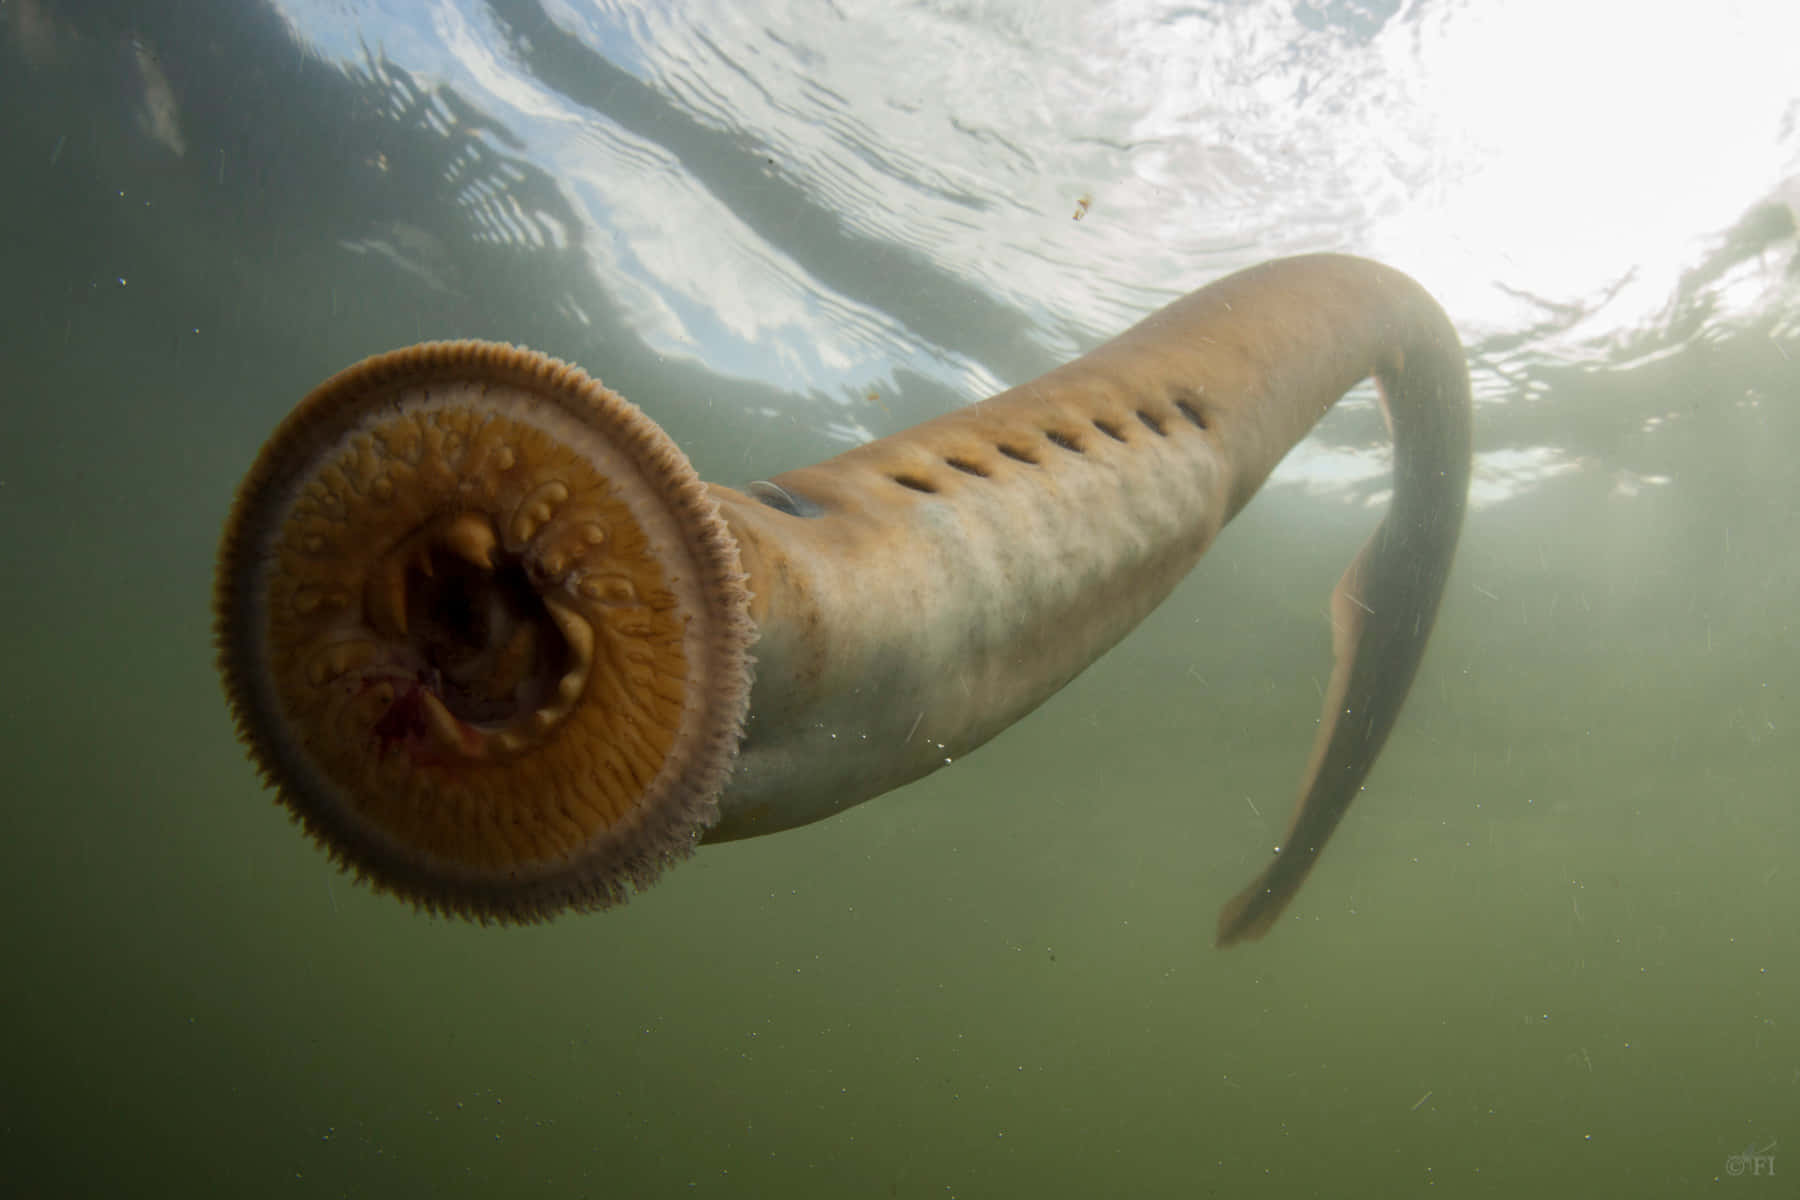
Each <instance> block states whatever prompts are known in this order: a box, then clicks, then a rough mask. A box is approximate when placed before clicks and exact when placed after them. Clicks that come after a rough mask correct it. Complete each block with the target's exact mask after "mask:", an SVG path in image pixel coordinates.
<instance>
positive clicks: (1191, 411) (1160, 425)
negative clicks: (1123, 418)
mask: <svg viewBox="0 0 1800 1200" xmlns="http://www.w3.org/2000/svg"><path fill="white" fill-rule="evenodd" d="M1174 404H1175V411H1176V412H1179V413H1180V414H1181V415H1182V416H1184V417H1186V418H1187V420H1188V423H1189V424H1191V425H1192V426H1194V428H1196V429H1201V430H1204V429H1206V428H1207V421H1206V416H1205V414H1203V413H1202V412H1201V411H1200V406H1199V404H1198V403H1196V402H1195V400H1194V398H1193V397H1191V396H1190V395H1188V394H1185V393H1184V394H1182V395H1178V396H1176V397H1175V399H1174ZM1137 419H1138V420H1139V421H1141V422H1143V425H1144V428H1145V429H1148V430H1149V431H1150V432H1151V433H1154V434H1155V435H1156V436H1157V437H1168V436H1169V422H1168V419H1167V418H1166V417H1165V416H1162V415H1160V414H1157V413H1153V412H1151V411H1150V410H1149V409H1145V408H1140V409H1138V410H1137ZM1093 426H1094V428H1095V429H1098V430H1099V431H1100V432H1101V433H1103V434H1105V435H1106V436H1107V437H1109V438H1111V439H1112V440H1113V441H1115V442H1125V441H1127V440H1128V439H1127V438H1126V436H1125V430H1124V428H1123V427H1121V426H1120V424H1119V422H1117V421H1113V420H1109V419H1108V418H1106V417H1095V418H1094V419H1093ZM1042 432H1043V435H1044V440H1045V441H1047V442H1049V443H1050V444H1051V445H1053V446H1056V447H1058V448H1060V449H1063V450H1067V451H1069V452H1070V453H1071V454H1085V453H1087V450H1086V448H1085V447H1084V446H1083V445H1082V443H1081V434H1080V433H1079V432H1074V431H1070V430H1068V429H1065V428H1045V429H1044V430H1043V431H1042ZM994 449H995V450H997V451H999V452H1000V453H1001V454H1002V455H1004V456H1005V457H1007V458H1010V459H1012V460H1013V461H1014V462H1022V463H1025V464H1026V465H1027V466H1033V467H1035V466H1037V465H1039V463H1041V462H1042V459H1040V458H1039V457H1038V450H1037V449H1036V448H1034V447H1033V446H1030V445H1027V444H1021V443H1019V442H1017V441H1004V442H995V443H994ZM944 465H945V466H947V467H951V468H953V469H955V470H958V471H961V472H962V473H963V474H965V475H973V476H975V477H976V478H978V479H986V478H987V477H988V475H989V474H990V472H989V470H988V468H987V467H986V466H984V465H982V464H981V463H979V462H977V461H975V459H973V458H970V457H968V456H966V455H961V454H950V455H946V456H945V457H944ZM889 478H890V479H892V480H893V481H894V482H895V483H897V484H899V485H900V486H901V487H904V488H911V489H912V490H913V491H915V492H925V493H928V494H932V493H935V492H936V491H937V490H938V488H937V484H935V483H933V482H932V481H931V480H929V479H927V478H925V477H924V476H923V475H920V474H918V473H916V472H913V471H897V472H895V473H894V474H893V475H891V476H889Z"/></svg>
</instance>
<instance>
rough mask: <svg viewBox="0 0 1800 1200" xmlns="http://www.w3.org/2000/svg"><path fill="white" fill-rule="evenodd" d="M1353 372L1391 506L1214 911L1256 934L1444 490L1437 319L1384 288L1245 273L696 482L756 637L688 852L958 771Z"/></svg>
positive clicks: (1421, 617) (1360, 701)
mask: <svg viewBox="0 0 1800 1200" xmlns="http://www.w3.org/2000/svg"><path fill="white" fill-rule="evenodd" d="M1371 376H1373V377H1374V378H1375V379H1376V380H1377V382H1378V383H1379V385H1380V387H1381V391H1382V396H1383V399H1384V401H1385V404H1386V408H1387V412H1388V417H1389V422H1390V425H1391V427H1392V430H1393V434H1394V441H1395V454H1394V464H1395V466H1394V472H1395V475H1394V493H1393V502H1392V505H1391V507H1390V509H1389V512H1388V514H1387V516H1386V518H1385V519H1384V520H1383V522H1382V524H1381V526H1380V527H1379V528H1378V529H1377V531H1376V532H1375V534H1374V536H1373V537H1372V538H1371V539H1370V540H1369V542H1368V544H1367V545H1365V546H1364V547H1363V549H1362V552H1361V553H1360V554H1359V555H1358V556H1357V558H1356V559H1355V561H1354V562H1353V563H1352V564H1351V566H1350V568H1349V570H1348V571H1346V573H1345V575H1344V577H1343V579H1342V580H1341V581H1340V583H1339V585H1338V588H1337V591H1336V592H1335V593H1334V597H1333V603H1332V614H1333V615H1332V620H1333V626H1334V631H1335V638H1334V644H1335V656H1336V664H1335V668H1334V671H1333V674H1332V678H1331V683H1330V686H1329V688H1328V689H1327V697H1326V705H1325V711H1324V714H1323V717H1322V720H1321V725H1320V730H1319V734H1318V739H1317V743H1316V745H1315V749H1314V752H1313V758H1312V762H1311V764H1310V766H1309V768H1308V770H1307V774H1306V776H1305V779H1304V781H1303V783H1302V786H1301V797H1300V802H1299V807H1298V810H1297V812H1296V814H1295V817H1294V822H1293V826H1292V828H1291V829H1290V830H1289V832H1288V835H1287V837H1286V838H1285V839H1284V840H1283V843H1282V848H1281V851H1280V852H1279V853H1278V854H1277V856H1276V857H1275V859H1274V860H1273V861H1272V862H1271V864H1270V865H1269V867H1268V868H1267V869H1266V870H1265V871H1264V872H1263V873H1262V874H1261V875H1260V876H1259V877H1258V878H1257V880H1255V881H1254V882H1253V883H1252V884H1251V885H1250V886H1249V887H1248V888H1246V889H1245V890H1244V891H1243V892H1242V893H1240V894H1239V895H1238V896H1237V897H1236V898H1235V899H1234V900H1233V901H1232V902H1231V904H1230V905H1229V906H1228V907H1227V908H1226V910H1225V912H1224V914H1223V915H1222V917H1221V919H1220V923H1219V931H1218V936H1219V941H1220V943H1221V944H1230V943H1232V942H1235V941H1239V940H1242V939H1246V938H1254V937H1258V936H1260V935H1261V934H1263V933H1264V932H1266V931H1267V930H1268V928H1269V927H1270V926H1271V925H1272V923H1273V922H1274V920H1275V919H1276V918H1277V917H1278V916H1279V914H1280V912H1281V910H1282V909H1283V907H1284V906H1285V905H1286V904H1287V902H1288V901H1289V900H1290V899H1291V898H1292V896H1293V895H1294V893H1295V892H1296V891H1297V890H1298V888H1299V886H1300V884H1301V882H1302V881H1303V879H1304V878H1305V876H1306V873H1307V871H1308V870H1310V868H1311V866H1312V864H1313V862H1314V861H1315V860H1316V858H1317V855H1318V852H1319V851H1320V849H1322V848H1323V846H1324V844H1325V841H1326V839H1327V838H1328V837H1329V836H1330V834H1331V831H1332V830H1333V829H1334V828H1335V827H1336V825H1337V823H1338V821H1339V820H1340V819H1341V818H1342V816H1343V814H1344V812H1345V810H1346V809H1347V807H1348V806H1349V804H1350V801H1351V800H1352V799H1353V798H1354V796H1355V795H1356V793H1357V791H1358V790H1359V789H1360V787H1361V786H1362V783H1363V780H1364V778H1365V777H1366V776H1367V774H1368V772H1369V769H1370V767H1371V766H1372V765H1373V763H1374V760H1375V757H1376V755H1377V754H1378V753H1379V751H1380V750H1381V747H1382V744H1383V742H1384V741H1385V740H1386V738H1387V735H1388V733H1389V731H1390V730H1391V729H1392V728H1393V724H1394V720H1395V718H1396V717H1397V716H1398V714H1399V711H1400V708H1401V705H1402V703H1403V702H1404V700H1405V698H1406V694H1407V690H1408V688H1409V687H1410V686H1411V683H1412V679H1413V675H1414V672H1415V671H1416V669H1417V667H1418V664H1419V661H1420V658H1421V657H1422V655H1423V653H1424V649H1425V643H1426V639H1427V638H1428V636H1429V634H1430V631H1431V627H1432V623H1433V620H1434V618H1435V616H1436V612H1437V606H1438V601H1439V598H1440V596H1441V595H1442V591H1443V586H1444V581H1445V577H1446V575H1447V573H1448V571H1449V568H1450V562H1451V558H1452V556H1453V554H1454V551H1455V546H1456V539H1457V533H1458V530H1459V528H1460V525H1461V520H1462V512H1463V505H1464V499H1465V495H1466V493H1467V490H1468V477H1469V461H1470V448H1469V391H1468V376H1467V370H1466V367H1465V365H1464V361H1463V353H1462V348H1461V345H1460V344H1459V342H1458V340H1457V337H1456V334H1455V331H1454V330H1453V329H1452V328H1451V326H1450V323H1449V321H1448V320H1447V319H1446V318H1445V316H1444V314H1443V312H1442V310H1441V309H1439V307H1438V306H1437V305H1436V303H1434V302H1433V301H1432V299H1431V298H1430V297H1429V296H1428V295H1427V294H1426V293H1425V292H1424V291H1423V290H1422V289H1420V288H1419V286H1418V285H1417V284H1415V283H1414V282H1412V281H1411V280H1410V279H1408V278H1407V277H1406V276H1404V275H1402V274H1400V273H1398V272H1396V271H1393V270H1391V269H1389V268H1386V267H1383V266H1380V265H1378V264H1375V263H1372V262H1367V261H1363V260H1359V259H1354V258H1348V257H1342V256H1335V255H1319V256H1310V257H1304V258H1293V259H1284V260H1280V261H1277V262H1271V263H1267V264H1264V265H1262V266H1259V267H1256V268H1253V269H1251V270H1248V271H1244V272H1241V273H1239V274H1236V275H1233V276H1230V277H1229V278H1226V279H1223V280H1221V281H1219V282H1218V283H1215V284H1213V285H1211V286H1210V287H1207V288H1204V289H1202V290H1200V291H1198V292H1195V293H1193V294H1192V295H1189V296H1187V297H1186V298H1184V299H1182V300H1179V301H1177V302H1175V303H1174V304H1171V305H1170V306H1168V307H1167V308H1165V309H1162V310H1161V311H1159V312H1157V313H1155V314H1154V315H1152V316H1150V317H1149V318H1147V319H1146V320H1144V321H1143V322H1141V323H1140V324H1138V325H1136V326H1134V327H1133V328H1132V329H1130V330H1128V331H1127V332H1125V333H1124V334H1121V335H1120V336H1119V337H1117V338H1115V339H1113V340H1112V341H1110V342H1107V343H1106V344H1105V345H1102V346H1100V347H1099V348H1097V349H1095V350H1094V351H1092V352H1091V353H1089V354H1087V355H1084V356H1083V357H1082V358H1080V359H1078V360H1076V361H1074V362H1072V363H1069V364H1067V365H1066V366H1063V367H1059V368H1057V369H1056V370H1054V371H1051V372H1050V373H1049V374H1047V375H1044V376H1043V377H1041V378H1039V379H1036V380H1033V381H1032V382H1030V383H1027V384H1024V385H1022V386H1020V387H1017V388H1013V389H1011V390H1010V391H1007V392H1004V393H1002V394H1000V395H998V396H995V397H993V398H992V399H989V400H986V401H983V402H981V403H979V404H975V405H972V406H971V407H969V408H966V409H962V410H959V411H956V412H952V413H949V414H946V415H945V416H942V417H939V418H937V419H935V420H932V421H928V422H926V423H924V424H922V425H919V426H916V427H915V428H912V429H909V430H906V431H903V432H901V433H897V434H894V435H891V436H889V437H885V438H882V439H880V440H878V441H875V442H872V443H869V444H868V445H865V446H860V447H858V448H856V449H854V450H851V451H848V452H847V453H844V454H841V455H838V456H837V457H836V458H833V459H830V460H828V461H826V462H823V463H820V464H818V465H817V466H813V467H806V468H803V469H800V470H797V471H790V472H788V473H787V474H784V475H780V476H777V477H776V478H775V479H774V480H773V481H772V482H773V483H774V484H775V485H776V486H777V489H778V491H777V490H775V489H764V490H762V492H761V494H762V495H764V496H775V497H777V498H778V499H779V498H780V497H781V496H783V495H785V497H786V499H785V501H781V503H783V504H784V505H785V507H786V508H788V509H792V510H794V511H783V508H782V507H776V506H773V505H771V504H770V503H768V502H766V501H765V500H759V499H753V498H752V497H751V496H749V495H746V494H745V493H743V492H739V491H734V490H732V489H730V488H725V487H719V486H716V485H715V486H713V487H712V492H713V495H714V496H715V497H716V498H717V500H718V502H719V505H720V509H721V512H722V514H723V516H724V517H725V520H726V522H727V524H728V525H729V527H730V529H731V531H732V532H733V534H734V535H735V536H736V538H737V541H738V547H739V552H740V554H741V556H742V560H743V565H744V568H745V570H746V571H747V573H748V575H749V579H750V588H751V592H752V595H753V601H752V616H753V618H754V620H755V622H756V625H757V627H758V630H759V638H758V641H757V643H756V647H755V653H756V656H757V660H758V665H757V668H756V676H755V682H754V684H753V686H752V690H751V701H750V716H749V721H748V725H747V731H746V735H745V738H744V741H743V744H742V747H741V749H740V752H739V756H738V760H737V763H736V766H735V768H734V770H733V772H732V775H731V777H730V780H729V782H728V784H727V785H726V788H725V791H724V794H723V795H722V796H721V797H720V800H719V807H720V817H719V821H718V823H717V824H716V825H715V826H713V828H712V829H711V830H710V831H709V833H708V834H707V835H706V840H708V841H721V840H729V839H733V838H742V837H749V836H753V835H757V834H762V833H769V832H774V831H776V830H780V829H786V828H790V827H792V826H795V825H802V824H805V823H807V822H810V821H816V820H819V819H821V818H823V817H826V816H829V815H831V814H833V813H836V812H839V811H841V810H843V809H845V808H848V807H849V806H851V805H853V804H857V803H860V802H862V801H863V800H866V799H869V798H870V797H873V796H876V795H879V794H881V793H882V792H885V791H888V790H890V789H892V788H895V787H898V786H900V785H902V784H904V783H907V782H908V781H910V780H913V779H917V778H919V777H920V776H922V775H925V774H928V773H929V772H931V771H933V770H935V769H937V768H938V767H940V766H942V765H943V764H944V763H945V762H946V760H948V759H953V758H956V757H960V756H961V755H963V754H965V753H967V752H968V751H970V750H972V749H974V748H975V747H976V746H979V745H981V744H982V743H983V742H985V741H987V740H988V739H989V738H991V737H993V736H994V735H995V734H996V733H998V732H1000V731H1001V730H1002V729H1004V728H1006V727H1007V726H1008V725H1010V724H1012V723H1013V722H1014V721H1016V720H1018V719H1019V718H1020V717H1022V716H1024V715H1025V714H1026V713H1028V712H1030V711H1031V710H1032V709H1033V708H1035V707H1037V706H1038V705H1039V704H1041V703H1043V701H1044V700H1045V699H1047V698H1048V697H1049V696H1051V695H1052V694H1053V693H1055V692H1056V690H1057V689H1059V688H1060V687H1062V686H1063V685H1064V684H1065V683H1067V682H1068V681H1069V680H1070V679H1072V678H1073V677H1074V676H1075V675H1076V674H1078V673H1079V672H1080V671H1081V670H1082V669H1083V668H1084V667H1086V666H1087V665H1088V664H1089V663H1091V662H1093V661H1094V660H1095V659H1096V658H1098V657H1099V656H1100V655H1101V654H1103V653H1105V651H1106V650H1107V649H1109V648H1110V647H1111V646H1112V645H1113V644H1114V643H1116V642H1117V641H1118V640H1119V639H1120V638H1122V637H1123V636H1124V635H1125V634H1126V633H1128V632H1129V631H1130V630H1131V629H1132V628H1133V627H1134V626H1135V625H1137V623H1138V622H1139V621H1140V620H1142V619H1143V617H1144V616H1145V615H1146V614H1148V613H1149V612H1150V610H1151V609H1153V608H1155V607H1156V605H1157V604H1158V603H1160V602H1161V601H1162V599H1163V598H1164V597H1165V596H1167V595H1168V594H1169V592H1170V590H1171V589H1172V588H1174V586H1175V585H1176V584H1177V583H1178V582H1179V581H1180V580H1181V578H1182V577H1183V576H1184V575H1186V574H1187V572H1188V571H1189V569H1190V568H1192V567H1193V565H1194V563H1195V562H1196V561H1197V560H1198V559H1199V557H1200V555H1201V554H1202V553H1203V552H1204V551H1205V550H1206V548H1207V547H1208V546H1209V545H1210V544H1211V543H1212V540H1213V538H1214V537H1215V536H1216V535H1217V534H1218V532H1219V530H1220V529H1221V528H1222V527H1223V526H1224V524H1225V523H1226V522H1227V521H1228V520H1230V519H1231V518H1232V517H1233V516H1234V515H1236V514H1237V512H1238V511H1239V510H1240V509H1241V508H1242V507H1243V506H1244V505H1245V504H1246V503H1247V502H1248V501H1249V499H1250V497H1251V496H1253V495H1254V494H1255V492H1256V490H1257V489H1258V488H1259V487H1260V486H1261V485H1262V483H1263V481H1264V480H1265V479H1266V478H1267V477H1268V475H1269V473H1270V471H1272V470H1273V469H1274V467H1275V465H1276V464H1277V463H1278V462H1280V460H1281V458H1282V456H1283V455H1285V454H1286V453H1287V452H1288V450H1289V449H1290V448H1292V446H1293V445H1294V444H1295V443H1296V442H1298V441H1299V440H1300V439H1301V438H1302V437H1304V436H1305V434H1306V433H1307V431H1308V430H1309V429H1311V428H1312V426H1313V424H1314V423H1315V422H1316V421H1317V420H1318V419H1319V417H1320V416H1321V415H1322V414H1323V413H1324V412H1325V411H1326V410H1327V409H1329V408H1330V407H1331V405H1332V404H1333V403H1335V402H1336V401H1337V399H1338V398H1339V397H1340V396H1342V395H1343V394H1344V392H1346V391H1347V390H1348V389H1349V388H1351V387H1352V386H1354V385H1355V384H1356V383H1358V382H1360V381H1361V380H1363V379H1366V378H1369V377H1371Z"/></svg>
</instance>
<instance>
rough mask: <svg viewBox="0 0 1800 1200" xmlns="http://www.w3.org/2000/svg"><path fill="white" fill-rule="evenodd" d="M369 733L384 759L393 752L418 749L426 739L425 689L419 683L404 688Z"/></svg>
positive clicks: (411, 683)
mask: <svg viewBox="0 0 1800 1200" xmlns="http://www.w3.org/2000/svg"><path fill="white" fill-rule="evenodd" d="M369 732H370V733H372V734H373V735H374V737H375V750H376V753H377V754H378V755H379V756H380V757H383V758H385V757H387V753H388V751H389V750H393V749H395V748H397V747H401V746H404V745H406V744H409V743H410V744H413V745H417V744H418V743H419V742H420V741H422V740H423V739H424V737H425V688H424V687H423V686H422V685H421V684H419V683H417V682H408V683H406V684H404V685H402V686H401V688H400V694H399V695H397V696H395V697H394V702H393V703H392V704H390V705H388V710H387V711H386V712H384V713H382V714H381V719H380V720H379V721H376V722H375V724H374V726H373V727H372V728H371V729H370V731H369Z"/></svg>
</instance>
